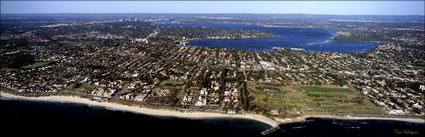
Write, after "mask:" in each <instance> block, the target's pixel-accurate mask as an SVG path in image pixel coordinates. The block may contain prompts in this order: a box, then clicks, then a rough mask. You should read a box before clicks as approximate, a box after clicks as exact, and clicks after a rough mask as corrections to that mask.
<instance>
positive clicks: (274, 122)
mask: <svg viewBox="0 0 425 137" xmlns="http://www.w3.org/2000/svg"><path fill="white" fill-rule="evenodd" d="M0 95H1V97H3V98H7V99H18V100H19V99H21V100H33V101H49V102H67V103H79V104H87V105H93V106H101V107H105V108H108V109H113V110H121V111H129V112H134V113H140V114H146V115H153V116H172V117H178V118H187V119H208V118H241V119H250V120H255V121H259V122H262V123H265V124H268V125H269V126H271V127H272V128H277V127H278V126H279V125H280V124H285V123H294V122H302V121H305V120H306V119H307V118H311V117H314V118H332V119H352V120H395V121H404V122H412V123H425V119H413V118H385V117H350V116H345V117H343V116H333V115H303V116H300V117H296V118H274V119H272V118H269V117H266V116H263V115H257V114H235V115H230V114H223V113H213V112H196V111H193V112H191V111H187V112H180V111H175V110H168V109H151V108H144V107H138V106H128V105H122V104H116V103H109V102H98V101H92V100H90V99H87V98H81V97H74V96H44V97H24V96H17V95H13V94H10V93H4V92H0Z"/></svg>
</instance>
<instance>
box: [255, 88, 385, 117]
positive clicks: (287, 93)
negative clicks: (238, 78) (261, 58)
mask: <svg viewBox="0 0 425 137" xmlns="http://www.w3.org/2000/svg"><path fill="white" fill-rule="evenodd" d="M248 89H249V91H250V95H251V96H254V100H253V101H252V103H255V104H256V105H257V106H260V107H264V108H281V109H284V110H293V109H296V110H316V111H329V112H355V113H379V112H378V110H377V109H376V106H375V105H374V104H372V103H371V102H370V101H369V100H367V99H366V97H364V96H363V95H361V94H360V93H359V92H357V91H356V90H355V89H353V88H342V87H339V86H336V85H322V86H306V85H297V86H295V87H284V86H281V85H280V84H278V83H256V82H250V83H248ZM270 90H272V91H275V92H272V93H274V94H270Z"/></svg>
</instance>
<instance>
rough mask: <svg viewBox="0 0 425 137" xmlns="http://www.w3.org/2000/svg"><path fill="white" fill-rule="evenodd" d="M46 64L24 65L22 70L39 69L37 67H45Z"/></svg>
mask: <svg viewBox="0 0 425 137" xmlns="http://www.w3.org/2000/svg"><path fill="white" fill-rule="evenodd" d="M48 64H49V62H35V63H34V64H30V65H26V66H23V67H22V68H24V69H33V68H39V67H42V66H46V65H48Z"/></svg>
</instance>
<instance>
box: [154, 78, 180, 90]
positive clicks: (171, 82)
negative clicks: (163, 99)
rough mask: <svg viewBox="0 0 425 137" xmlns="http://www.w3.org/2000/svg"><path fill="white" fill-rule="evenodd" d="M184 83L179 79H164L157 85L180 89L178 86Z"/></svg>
mask: <svg viewBox="0 0 425 137" xmlns="http://www.w3.org/2000/svg"><path fill="white" fill-rule="evenodd" d="M183 84H184V81H179V80H164V81H162V82H161V83H160V84H159V86H160V87H161V88H169V89H180V87H181V86H182V85H183Z"/></svg>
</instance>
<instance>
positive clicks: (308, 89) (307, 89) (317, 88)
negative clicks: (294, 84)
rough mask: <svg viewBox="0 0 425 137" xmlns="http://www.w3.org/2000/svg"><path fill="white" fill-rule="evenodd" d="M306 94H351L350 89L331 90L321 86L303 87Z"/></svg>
mask: <svg viewBox="0 0 425 137" xmlns="http://www.w3.org/2000/svg"><path fill="white" fill-rule="evenodd" d="M300 89H302V90H304V91H305V92H351V90H350V89H348V88H329V87H321V86H301V87H300Z"/></svg>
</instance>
